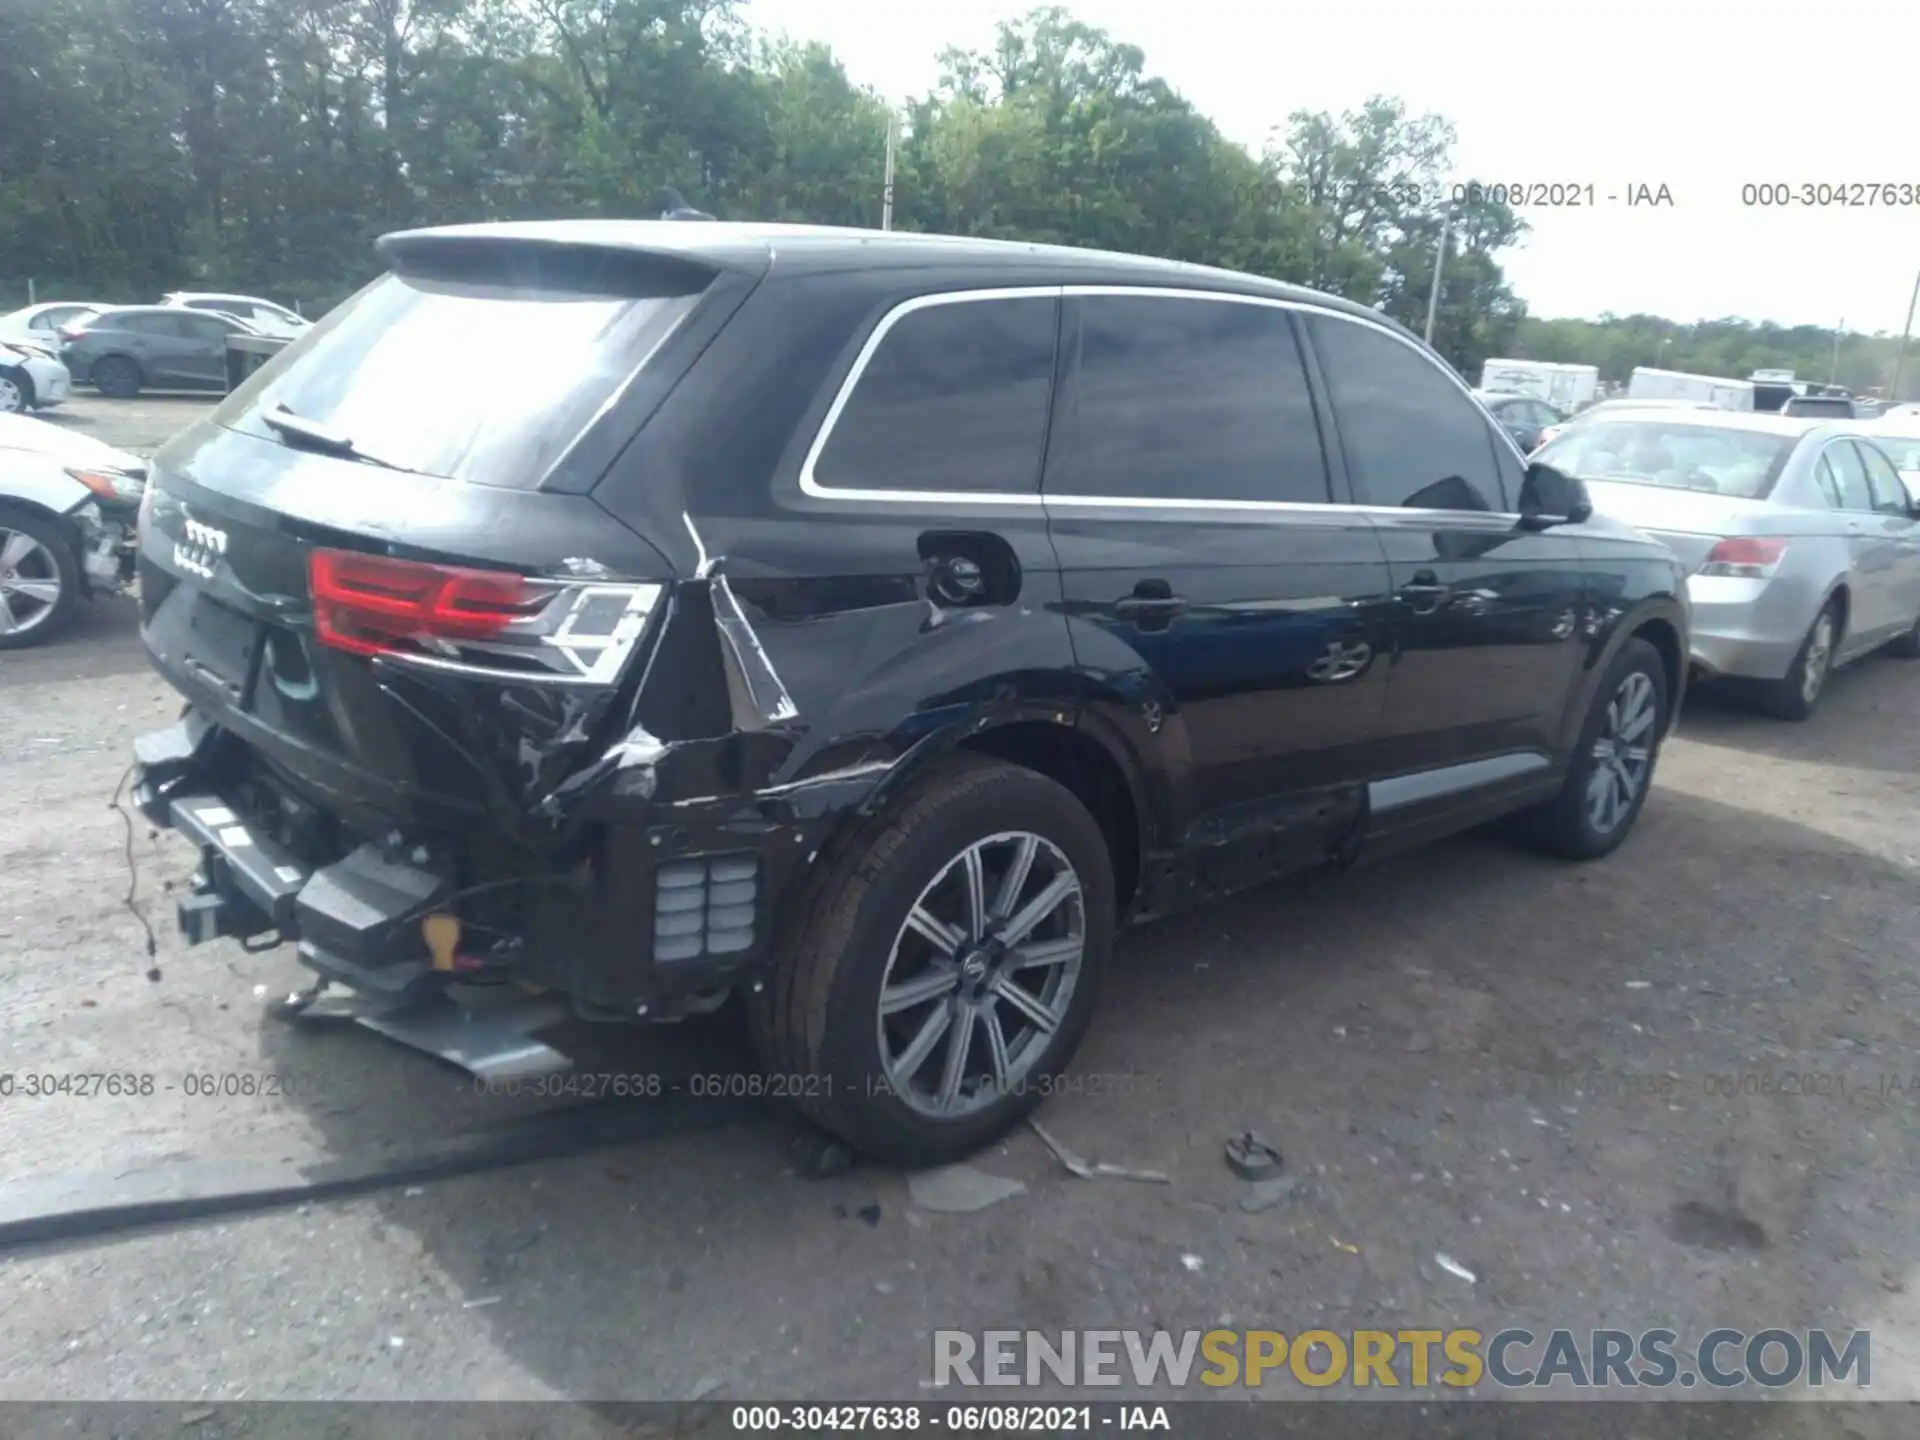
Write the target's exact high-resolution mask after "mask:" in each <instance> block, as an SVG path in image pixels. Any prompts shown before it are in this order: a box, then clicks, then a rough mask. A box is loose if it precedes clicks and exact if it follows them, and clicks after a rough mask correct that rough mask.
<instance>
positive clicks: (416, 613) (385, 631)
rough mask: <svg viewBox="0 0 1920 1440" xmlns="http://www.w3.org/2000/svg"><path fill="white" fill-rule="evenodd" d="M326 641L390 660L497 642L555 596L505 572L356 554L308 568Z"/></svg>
mask: <svg viewBox="0 0 1920 1440" xmlns="http://www.w3.org/2000/svg"><path fill="white" fill-rule="evenodd" d="M308 580H309V582H310V584H311V585H312V589H313V627H314V632H315V634H316V635H317V636H318V637H319V640H320V643H321V644H323V645H329V646H332V647H333V648H334V649H336V650H345V651H347V652H348V653H349V654H353V655H384V654H388V653H390V652H392V651H394V650H396V649H399V648H403V647H405V646H407V645H408V644H410V643H417V642H421V641H426V642H429V643H430V642H432V641H436V640H439V641H459V640H493V639H497V638H499V636H500V635H501V634H502V633H503V632H504V631H505V630H506V629H507V627H508V626H509V625H511V624H512V623H513V622H514V621H516V620H524V619H526V618H528V617H529V616H532V615H534V614H536V613H537V612H538V611H539V609H540V607H541V605H542V604H544V603H545V601H546V600H547V599H548V598H549V592H548V591H547V590H546V589H545V588H544V587H541V586H539V585H536V584H534V583H532V582H530V581H528V580H527V579H525V578H524V577H522V576H519V575H514V574H510V573H508V572H505V571H500V570H465V569H459V568H456V567H454V566H451V565H429V564H427V563H425V562H423V561H419V560H395V559H392V558H390V557H388V556H385V555H362V554H359V553H357V552H355V551H351V550H315V551H314V552H313V555H312V557H311V559H310V560H309V562H308Z"/></svg>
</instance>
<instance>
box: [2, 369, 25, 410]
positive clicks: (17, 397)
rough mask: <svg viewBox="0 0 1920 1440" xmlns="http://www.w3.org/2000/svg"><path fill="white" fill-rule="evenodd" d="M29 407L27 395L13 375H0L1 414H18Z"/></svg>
mask: <svg viewBox="0 0 1920 1440" xmlns="http://www.w3.org/2000/svg"><path fill="white" fill-rule="evenodd" d="M26 408H27V397H26V395H25V394H24V393H23V392H22V391H21V389H20V384H19V382H18V381H17V380H14V379H13V378H12V377H11V376H7V375H0V415H17V414H19V413H20V412H21V411H22V410H25V409H26Z"/></svg>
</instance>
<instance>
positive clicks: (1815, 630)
mask: <svg viewBox="0 0 1920 1440" xmlns="http://www.w3.org/2000/svg"><path fill="white" fill-rule="evenodd" d="M1823 622H1824V623H1825V625H1826V627H1827V632H1826V643H1825V645H1824V646H1821V645H1818V644H1816V641H1817V639H1818V637H1819V636H1820V629H1821V625H1822V623H1823ZM1842 633H1843V631H1842V629H1841V620H1840V606H1839V604H1838V602H1836V601H1833V600H1829V601H1828V602H1827V603H1826V604H1825V605H1824V606H1822V607H1821V610H1820V613H1819V614H1818V615H1816V616H1814V617H1813V623H1812V624H1811V625H1809V626H1808V627H1807V634H1806V638H1805V639H1803V640H1802V641H1801V642H1800V648H1799V650H1797V651H1796V652H1794V657H1793V664H1791V665H1789V666H1788V667H1787V674H1786V678H1785V679H1781V680H1768V681H1764V682H1763V683H1762V684H1761V685H1760V686H1759V687H1758V688H1757V689H1756V691H1755V692H1754V698H1755V700H1756V701H1757V703H1758V704H1759V706H1760V708H1761V709H1762V710H1763V711H1765V712H1766V713H1767V714H1769V715H1771V716H1773V717H1774V718H1775V719H1777V720H1809V719H1811V718H1812V717H1813V712H1814V711H1815V710H1817V709H1819V708H1820V699H1821V697H1822V696H1823V695H1825V694H1826V693H1827V681H1828V679H1829V678H1830V677H1831V676H1832V674H1833V655H1834V652H1835V651H1836V650H1838V649H1839V648H1840V637H1841V634H1842Z"/></svg>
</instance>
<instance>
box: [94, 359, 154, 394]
mask: <svg viewBox="0 0 1920 1440" xmlns="http://www.w3.org/2000/svg"><path fill="white" fill-rule="evenodd" d="M88 378H89V379H91V380H92V381H93V388H94V389H96V390H98V391H99V392H100V393H101V394H102V395H105V396H106V397H107V398H108V399H110V400H131V399H133V397H134V396H136V395H138V394H139V393H140V386H141V384H142V382H143V381H144V380H145V378H146V377H145V376H143V375H142V374H141V373H140V367H139V366H138V365H137V364H135V363H134V362H133V361H132V360H129V359H128V358H127V357H126V356H124V355H103V356H101V357H100V359H98V360H96V361H94V362H93V371H92V373H91V374H90V375H89V376H88Z"/></svg>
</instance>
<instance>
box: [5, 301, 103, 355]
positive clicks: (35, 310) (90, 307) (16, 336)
mask: <svg viewBox="0 0 1920 1440" xmlns="http://www.w3.org/2000/svg"><path fill="white" fill-rule="evenodd" d="M108 308H110V307H109V306H106V305H96V304H85V303H82V302H81V301H78V300H49V301H44V302H42V303H41V304H38V305H28V306H26V307H25V308H24V309H20V310H14V311H11V312H9V313H8V314H5V315H0V341H24V342H26V343H27V344H29V345H33V346H35V347H37V348H39V349H41V350H45V351H46V352H47V353H48V354H49V355H57V354H59V353H60V327H61V326H62V325H71V324H73V323H74V322H75V321H77V320H84V319H85V318H86V317H87V316H89V315H93V314H97V313H98V312H99V311H102V310H106V309H108Z"/></svg>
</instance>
